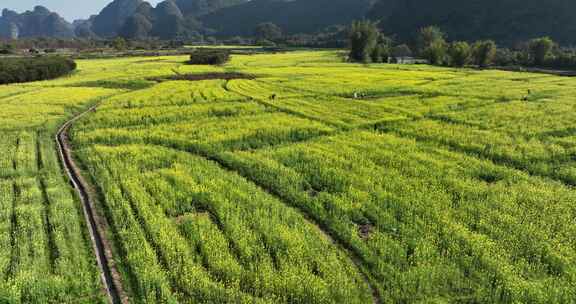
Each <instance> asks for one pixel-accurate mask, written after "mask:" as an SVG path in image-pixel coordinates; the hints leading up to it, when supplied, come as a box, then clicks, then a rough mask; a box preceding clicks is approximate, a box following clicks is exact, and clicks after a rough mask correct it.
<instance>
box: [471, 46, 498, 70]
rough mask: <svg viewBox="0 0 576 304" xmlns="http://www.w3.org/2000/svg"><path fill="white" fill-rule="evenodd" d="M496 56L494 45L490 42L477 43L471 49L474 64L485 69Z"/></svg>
mask: <svg viewBox="0 0 576 304" xmlns="http://www.w3.org/2000/svg"><path fill="white" fill-rule="evenodd" d="M495 56H496V43H495V42H494V41H492V40H485V41H477V42H476V43H474V46H473V47H472V57H473V58H474V63H475V64H476V65H478V66H480V67H486V66H489V65H491V64H492V63H493V62H494V57H495Z"/></svg>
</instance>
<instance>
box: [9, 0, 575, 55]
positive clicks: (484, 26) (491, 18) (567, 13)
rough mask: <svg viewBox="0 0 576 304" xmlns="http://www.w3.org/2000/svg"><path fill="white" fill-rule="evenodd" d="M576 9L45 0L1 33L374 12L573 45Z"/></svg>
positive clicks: (458, 0) (393, 27) (410, 23)
mask: <svg viewBox="0 0 576 304" xmlns="http://www.w3.org/2000/svg"><path fill="white" fill-rule="evenodd" d="M0 6H1V4H0ZM574 11H576V1H574V0H546V1H544V0H466V1H463V0H433V1H432V0H165V1H163V2H161V3H159V4H158V5H157V6H156V7H154V6H152V5H151V4H150V3H148V2H146V1H144V0H113V1H111V2H110V3H109V4H108V5H107V6H106V7H104V8H103V9H102V11H101V12H99V13H98V14H97V15H94V16H92V17H90V18H89V19H87V20H77V21H75V22H74V24H70V23H68V22H66V21H65V20H64V19H62V18H61V17H60V16H59V15H58V14H57V13H53V12H50V11H49V10H48V9H46V8H44V7H42V6H38V7H36V8H34V10H32V11H27V12H24V13H22V14H19V13H16V12H13V11H10V10H4V11H3V13H2V16H1V17H0V37H3V38H18V37H38V36H49V37H72V36H74V35H75V36H78V37H102V38H111V37H116V36H123V37H126V38H138V39H142V38H149V37H155V38H160V39H176V38H189V37H194V36H196V35H198V34H204V35H206V34H208V35H218V36H252V34H253V33H254V29H255V27H256V26H257V25H258V24H259V23H264V22H272V23H275V24H277V25H278V26H280V27H281V28H282V30H283V32H284V33H288V34H296V33H312V32H317V31H319V30H322V29H323V28H326V27H329V26H332V25H343V24H349V23H350V22H351V21H352V20H354V19H362V18H370V19H374V20H379V21H380V26H381V28H382V29H383V31H384V32H385V33H387V34H389V35H394V36H395V38H396V40H397V41H402V42H404V41H409V40H410V39H412V38H413V36H414V34H415V33H416V31H417V30H418V28H420V27H423V26H428V25H438V26H439V27H440V28H442V30H444V31H445V32H446V33H447V34H448V38H449V39H450V40H478V39H494V40H496V41H497V42H498V43H499V44H507V45H511V44H514V43H515V42H518V41H526V40H528V39H531V38H534V37H539V36H550V37H552V38H553V39H554V40H556V41H558V42H560V43H562V44H564V45H575V44H576V18H574V17H573V14H574V13H573V12H574Z"/></svg>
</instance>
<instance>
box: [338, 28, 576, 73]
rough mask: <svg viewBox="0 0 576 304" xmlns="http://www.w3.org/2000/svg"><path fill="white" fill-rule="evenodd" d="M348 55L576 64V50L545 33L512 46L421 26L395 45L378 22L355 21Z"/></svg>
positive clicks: (452, 62) (447, 62) (449, 62)
mask: <svg viewBox="0 0 576 304" xmlns="http://www.w3.org/2000/svg"><path fill="white" fill-rule="evenodd" d="M349 45H350V54H349V59H350V60H351V61H353V62H364V63H370V62H373V63H381V62H390V61H394V60H395V59H396V58H399V57H418V58H422V59H426V60H427V61H428V62H429V63H430V64H433V65H444V66H454V67H463V66H466V65H476V66H480V67H486V66H490V65H497V66H528V67H547V68H565V69H573V68H576V50H573V49H570V48H562V47H560V46H559V45H558V44H556V43H555V42H554V41H553V40H552V39H550V38H548V37H541V38H535V39H532V40H530V41H527V42H525V43H522V44H520V45H517V46H515V47H514V48H499V47H498V46H497V45H496V43H495V42H494V41H492V40H483V41H476V42H474V43H469V42H467V41H452V42H449V41H448V40H447V38H446V35H445V33H444V32H442V30H441V29H440V28H438V27H436V26H428V27H424V28H421V29H420V30H419V31H418V32H417V33H416V35H415V39H414V42H413V43H412V45H411V46H409V45H406V44H401V45H396V46H395V45H394V43H393V40H392V39H390V38H388V37H386V36H384V35H383V34H382V33H381V31H380V29H379V28H378V24H377V23H375V22H372V21H367V20H365V21H356V22H354V23H352V25H351V27H350V29H349Z"/></svg>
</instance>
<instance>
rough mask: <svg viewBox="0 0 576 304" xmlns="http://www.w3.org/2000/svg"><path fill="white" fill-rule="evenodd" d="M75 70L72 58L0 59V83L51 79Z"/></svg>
mask: <svg viewBox="0 0 576 304" xmlns="http://www.w3.org/2000/svg"><path fill="white" fill-rule="evenodd" d="M74 70H76V62H74V60H71V59H68V58H63V57H56V56H48V57H36V58H3V59H0V84H7V83H20V82H29V81H37V80H47V79H53V78H57V77H60V76H64V75H66V74H68V73H70V72H72V71H74Z"/></svg>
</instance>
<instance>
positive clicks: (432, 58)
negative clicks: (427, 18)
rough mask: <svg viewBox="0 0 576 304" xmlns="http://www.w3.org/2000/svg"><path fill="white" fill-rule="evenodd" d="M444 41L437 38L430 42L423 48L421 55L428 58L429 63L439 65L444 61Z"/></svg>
mask: <svg viewBox="0 0 576 304" xmlns="http://www.w3.org/2000/svg"><path fill="white" fill-rule="evenodd" d="M446 53H447V50H446V42H444V41H443V40H438V41H434V42H432V44H431V45H429V46H428V47H427V48H426V49H425V50H424V53H423V54H422V56H423V57H424V58H426V59H427V60H428V62H429V63H430V64H434V65H441V64H444V63H445V62H446Z"/></svg>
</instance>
